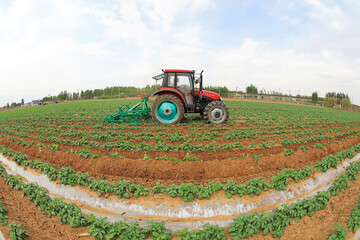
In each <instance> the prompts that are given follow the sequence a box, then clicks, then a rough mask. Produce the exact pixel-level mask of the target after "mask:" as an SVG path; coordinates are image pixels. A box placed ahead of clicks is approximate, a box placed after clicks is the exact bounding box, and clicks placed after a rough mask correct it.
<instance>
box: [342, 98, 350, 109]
mask: <svg viewBox="0 0 360 240" xmlns="http://www.w3.org/2000/svg"><path fill="white" fill-rule="evenodd" d="M341 107H342V108H344V109H349V108H350V107H351V101H350V98H349V97H345V98H344V99H342V100H341Z"/></svg>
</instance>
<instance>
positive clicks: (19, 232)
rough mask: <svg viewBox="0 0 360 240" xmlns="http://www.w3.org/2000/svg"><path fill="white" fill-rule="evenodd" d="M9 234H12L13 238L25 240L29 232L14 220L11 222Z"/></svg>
mask: <svg viewBox="0 0 360 240" xmlns="http://www.w3.org/2000/svg"><path fill="white" fill-rule="evenodd" d="M9 236H11V238H12V239H18V240H23V239H25V238H26V237H27V236H29V234H28V233H27V232H26V231H25V230H24V229H23V228H21V226H20V224H16V223H14V222H12V223H10V224H9Z"/></svg>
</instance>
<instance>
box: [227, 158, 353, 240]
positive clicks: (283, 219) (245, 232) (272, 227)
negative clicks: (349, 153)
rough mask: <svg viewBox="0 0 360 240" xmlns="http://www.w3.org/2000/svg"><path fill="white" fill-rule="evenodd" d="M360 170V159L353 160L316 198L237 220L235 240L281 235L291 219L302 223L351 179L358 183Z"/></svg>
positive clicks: (232, 227) (232, 231)
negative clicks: (259, 235)
mask: <svg viewBox="0 0 360 240" xmlns="http://www.w3.org/2000/svg"><path fill="white" fill-rule="evenodd" d="M359 171H360V162H356V163H352V164H350V166H349V167H347V168H346V171H345V172H343V173H341V174H340V175H338V177H337V178H336V180H335V181H334V182H333V185H332V186H331V187H330V188H329V190H327V191H323V192H318V193H317V194H316V195H315V196H313V197H307V198H304V199H300V200H298V201H296V202H295V203H292V204H290V205H287V204H282V205H280V206H279V207H277V208H275V209H274V210H273V211H272V212H261V213H257V212H253V213H250V214H243V215H241V216H240V217H238V218H235V219H234V222H233V223H231V224H230V227H229V229H228V232H229V233H230V235H231V236H233V237H234V239H241V238H248V237H250V236H253V235H254V234H258V233H260V232H261V231H263V234H264V235H267V234H268V233H270V232H272V236H273V237H274V238H276V237H281V236H282V235H283V233H284V231H285V230H286V227H287V226H288V225H290V224H291V222H292V220H294V221H295V222H299V221H300V220H301V218H302V217H304V216H305V215H308V216H309V217H312V216H313V215H314V213H315V212H316V211H320V210H322V209H324V208H325V207H326V206H327V205H328V202H329V200H330V198H331V196H337V195H338V194H339V193H340V191H341V190H347V189H348V188H349V187H350V182H353V183H355V181H356V179H357V175H358V173H359Z"/></svg>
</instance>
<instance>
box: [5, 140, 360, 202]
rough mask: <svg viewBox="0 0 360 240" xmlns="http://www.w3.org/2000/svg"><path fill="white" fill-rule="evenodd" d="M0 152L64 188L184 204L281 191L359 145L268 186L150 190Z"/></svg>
mask: <svg viewBox="0 0 360 240" xmlns="http://www.w3.org/2000/svg"><path fill="white" fill-rule="evenodd" d="M0 150H1V151H2V152H3V155H5V156H13V159H14V161H15V163H16V164H18V165H19V166H29V167H31V168H34V169H39V170H40V171H42V172H43V173H44V174H45V175H47V176H48V178H49V179H50V180H51V181H55V180H57V179H59V180H60V183H61V184H64V185H70V186H75V185H82V186H85V187H89V188H90V189H92V190H93V191H96V192H97V194H98V195H99V196H101V195H103V194H105V193H108V192H112V193H114V194H115V195H117V196H118V198H130V196H131V195H130V194H133V196H134V197H139V196H147V195H149V192H151V193H153V194H158V193H166V194H168V195H170V196H171V197H173V198H174V197H181V198H183V199H184V201H185V202H190V201H193V200H194V199H195V198H198V199H203V198H206V199H210V197H211V195H212V194H213V193H215V192H219V191H220V190H223V191H224V192H225V194H226V196H227V197H228V198H231V197H232V196H233V195H239V196H243V195H249V196H250V197H253V196H254V195H259V194H260V193H261V192H262V191H267V190H268V189H277V190H285V189H286V186H287V185H288V184H289V179H290V178H291V179H293V180H294V181H295V182H298V181H299V180H300V179H307V178H308V177H309V176H310V175H311V174H312V173H313V172H314V169H315V170H317V171H322V172H326V171H327V170H328V169H329V168H330V167H332V168H337V165H338V163H339V162H341V161H343V160H344V159H346V158H348V159H351V158H353V157H354V152H357V153H359V152H360V144H358V145H355V146H353V147H350V148H348V149H347V150H343V151H341V152H338V153H337V154H336V155H329V156H326V157H325V158H323V159H322V160H321V161H320V162H317V163H315V164H314V169H313V168H311V167H310V166H307V167H306V168H304V169H302V170H295V169H283V170H281V171H280V172H279V173H278V174H277V175H274V176H273V177H272V178H271V179H272V181H271V182H270V183H267V182H266V181H264V180H263V179H262V178H261V177H258V178H254V179H251V180H249V181H248V182H247V183H244V184H241V185H240V184H237V183H236V182H235V181H233V180H228V181H227V183H219V182H211V183H209V184H208V185H200V184H189V183H182V184H180V185H175V184H171V185H169V186H168V187H166V186H165V185H163V184H159V183H157V184H156V185H155V186H154V187H152V188H151V189H148V188H146V187H145V186H143V185H137V184H136V183H135V182H134V181H126V180H120V181H118V182H116V183H109V182H108V181H107V180H94V179H93V178H92V177H91V176H90V175H89V174H88V173H81V172H77V173H76V172H75V170H74V169H73V168H71V167H66V166H64V167H62V168H61V169H57V168H55V167H53V166H52V165H50V164H49V163H42V162H40V161H38V160H37V161H34V160H28V157H27V155H26V154H22V153H21V152H17V153H15V152H14V151H13V150H12V149H10V148H6V147H4V146H1V145H0Z"/></svg>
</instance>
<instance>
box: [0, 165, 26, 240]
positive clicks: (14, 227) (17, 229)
mask: <svg viewBox="0 0 360 240" xmlns="http://www.w3.org/2000/svg"><path fill="white" fill-rule="evenodd" d="M1 167H2V166H1ZM0 171H1V170H0ZM8 219H9V217H8V215H7V211H6V209H5V208H4V205H3V203H2V202H1V201H0V224H1V225H3V226H6V225H7V223H8ZM9 236H11V238H12V239H14V240H22V239H25V238H26V237H27V236H29V234H28V233H27V232H26V231H25V230H24V229H23V228H21V226H20V224H16V223H15V222H12V223H10V224H9Z"/></svg>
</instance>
